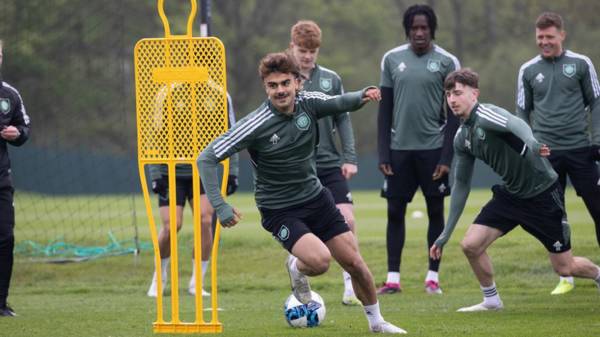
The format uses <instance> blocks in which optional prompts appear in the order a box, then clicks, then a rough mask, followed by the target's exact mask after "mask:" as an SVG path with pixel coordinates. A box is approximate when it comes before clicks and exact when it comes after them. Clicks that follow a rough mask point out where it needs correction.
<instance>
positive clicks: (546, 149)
mask: <svg viewBox="0 0 600 337" xmlns="http://www.w3.org/2000/svg"><path fill="white" fill-rule="evenodd" d="M549 155H550V148H549V147H548V145H546V144H542V147H540V156H542V157H548V156H549Z"/></svg>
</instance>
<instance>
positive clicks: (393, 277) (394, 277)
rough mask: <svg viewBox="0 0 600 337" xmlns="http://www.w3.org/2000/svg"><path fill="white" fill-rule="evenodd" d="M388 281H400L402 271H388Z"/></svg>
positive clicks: (397, 282)
mask: <svg viewBox="0 0 600 337" xmlns="http://www.w3.org/2000/svg"><path fill="white" fill-rule="evenodd" d="M386 283H396V284H399V283H400V272H399V271H388V274H387V281H386Z"/></svg>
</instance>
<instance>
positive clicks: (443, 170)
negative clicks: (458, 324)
mask: <svg viewBox="0 0 600 337" xmlns="http://www.w3.org/2000/svg"><path fill="white" fill-rule="evenodd" d="M403 25H404V31H405V34H406V37H407V38H408V41H409V43H407V44H403V45H401V46H399V47H396V48H394V49H392V50H390V51H388V52H387V53H385V55H384V56H383V59H382V60H381V83H380V86H381V97H382V99H381V102H380V104H379V116H378V120H377V127H378V139H377V140H378V142H377V148H378V153H379V169H380V171H381V172H382V173H383V174H384V178H385V181H384V185H383V189H382V196H383V197H384V198H386V199H387V220H388V222H387V232H386V237H387V265H388V273H387V280H386V281H385V283H384V284H383V286H382V287H381V288H379V290H378V293H379V294H393V293H396V292H399V291H401V290H402V288H401V285H400V263H401V259H402V249H403V248H404V240H405V236H406V224H405V217H406V206H407V204H408V203H409V202H411V201H412V198H413V196H414V195H415V192H416V191H417V188H418V187H421V191H422V192H423V195H424V196H425V203H426V205H427V215H428V218H429V227H428V230H427V245H428V248H429V247H431V245H432V244H433V242H434V240H435V239H436V238H437V237H438V235H440V233H441V232H442V230H443V229H444V197H445V196H447V195H448V194H450V188H449V185H448V172H449V171H450V164H451V162H452V139H453V138H454V134H455V133H456V129H457V127H458V121H457V120H456V118H455V117H454V116H453V115H452V113H446V111H445V109H444V78H446V75H448V74H449V73H450V72H452V71H454V70H456V69H459V68H460V64H459V62H458V59H457V58H456V57H454V55H452V54H450V53H448V52H447V51H445V50H444V49H442V48H441V47H440V46H438V45H436V44H434V43H433V40H434V39H435V31H436V29H437V17H436V15H435V12H434V11H433V9H432V8H431V7H429V6H427V5H413V6H411V7H409V8H408V9H407V10H406V12H404V19H403ZM439 268H440V260H433V259H431V258H430V259H429V270H428V271H427V275H426V276H425V291H427V293H429V294H441V293H442V289H441V288H440V284H439V277H438V271H439Z"/></svg>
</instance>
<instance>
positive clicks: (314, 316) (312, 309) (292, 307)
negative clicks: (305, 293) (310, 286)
mask: <svg viewBox="0 0 600 337" xmlns="http://www.w3.org/2000/svg"><path fill="white" fill-rule="evenodd" d="M311 297H312V299H311V301H310V302H308V303H307V304H302V303H300V301H298V299H296V297H295V296H294V294H291V295H290V296H288V298H287V299H286V300H285V304H284V305H283V314H284V316H285V320H286V321H287V322H288V324H289V325H290V326H292V327H295V328H312V327H316V326H319V324H321V322H323V320H324V319H325V312H326V310H325V302H324V301H323V298H322V297H321V296H320V295H319V294H317V293H316V292H314V291H311Z"/></svg>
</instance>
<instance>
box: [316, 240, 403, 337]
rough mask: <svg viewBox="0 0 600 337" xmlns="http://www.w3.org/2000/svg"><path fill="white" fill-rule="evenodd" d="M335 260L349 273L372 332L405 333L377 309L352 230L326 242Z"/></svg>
mask: <svg viewBox="0 0 600 337" xmlns="http://www.w3.org/2000/svg"><path fill="white" fill-rule="evenodd" d="M326 245H327V247H328V248H329V250H330V251H331V254H332V255H333V257H334V258H335V260H336V261H337V262H338V263H339V264H340V266H341V267H342V268H344V270H346V271H347V272H348V273H350V275H351V277H352V285H353V287H354V291H355V292H356V296H357V297H358V298H359V300H360V301H361V302H362V304H363V307H364V311H365V315H366V316H367V320H368V321H369V329H370V330H371V331H372V332H383V333H406V331H404V330H403V329H401V328H399V327H396V326H394V325H393V324H391V323H388V322H386V321H385V320H384V319H383V317H382V316H381V313H380V311H379V302H378V301H377V294H376V289H375V282H374V281H373V275H372V274H371V271H370V270H369V267H368V266H367V264H366V263H365V261H364V260H363V258H362V256H361V255H360V253H359V251H358V245H357V243H356V238H355V236H354V235H353V234H352V232H345V233H342V234H340V235H337V236H335V237H333V238H332V239H331V240H329V241H327V242H326Z"/></svg>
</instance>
